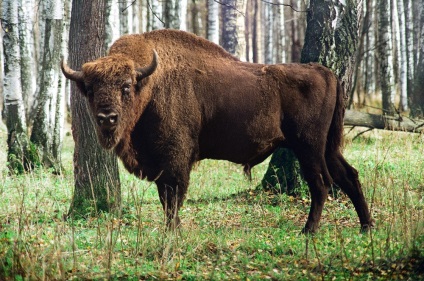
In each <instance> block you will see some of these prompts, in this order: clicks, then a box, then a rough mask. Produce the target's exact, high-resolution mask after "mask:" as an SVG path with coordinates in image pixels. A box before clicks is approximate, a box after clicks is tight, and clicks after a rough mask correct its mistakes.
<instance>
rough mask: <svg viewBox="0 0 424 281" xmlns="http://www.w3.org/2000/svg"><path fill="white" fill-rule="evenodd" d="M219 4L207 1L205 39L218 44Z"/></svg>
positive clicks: (211, 0) (210, 0)
mask: <svg viewBox="0 0 424 281" xmlns="http://www.w3.org/2000/svg"><path fill="white" fill-rule="evenodd" d="M218 8H219V4H218V3H217V2H215V1H214V0H207V9H208V17H207V26H206V30H207V32H206V39H208V40H209V41H212V42H214V43H215V44H219V9H218Z"/></svg>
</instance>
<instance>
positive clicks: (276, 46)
mask: <svg viewBox="0 0 424 281" xmlns="http://www.w3.org/2000/svg"><path fill="white" fill-rule="evenodd" d="M273 3H274V4H275V5H273V7H272V15H273V21H272V33H273V34H274V37H273V42H272V45H273V47H272V52H273V55H272V56H273V62H274V63H282V62H285V56H286V54H285V48H284V45H285V44H284V10H283V8H282V6H281V3H282V2H281V1H280V0H274V2H273Z"/></svg>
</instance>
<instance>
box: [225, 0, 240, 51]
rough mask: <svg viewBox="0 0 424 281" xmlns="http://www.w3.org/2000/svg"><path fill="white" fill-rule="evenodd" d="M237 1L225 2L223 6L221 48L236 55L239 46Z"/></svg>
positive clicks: (226, 0) (229, 0)
mask: <svg viewBox="0 0 424 281" xmlns="http://www.w3.org/2000/svg"><path fill="white" fill-rule="evenodd" d="M236 4H237V1H236V0H223V1H222V5H221V14H222V25H221V36H222V37H221V46H222V47H223V48H224V49H225V50H226V51H227V52H229V53H230V54H233V55H235V54H236V50H237V45H238V34H237V15H236V13H237V10H236V7H237V6H236Z"/></svg>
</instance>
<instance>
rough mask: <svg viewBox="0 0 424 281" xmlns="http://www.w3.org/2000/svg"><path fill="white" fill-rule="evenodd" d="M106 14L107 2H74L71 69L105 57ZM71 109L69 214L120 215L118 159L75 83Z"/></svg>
mask: <svg viewBox="0 0 424 281" xmlns="http://www.w3.org/2000/svg"><path fill="white" fill-rule="evenodd" d="M105 10H106V5H105V0H93V1H86V0H73V1H72V15H71V26H70V31H69V65H70V67H72V68H73V69H80V68H81V66H82V64H83V63H85V62H87V61H91V60H94V59H96V58H98V57H100V56H103V55H104V43H105V40H104V32H105ZM71 108H72V132H73V137H74V141H75V151H74V178H75V189H74V196H73V198H72V203H71V206H70V209H69V214H70V215H76V216H86V215H88V214H97V213H98V212H100V211H106V212H109V211H117V212H119V210H120V206H121V190H120V182H119V172H118V162H117V159H116V155H115V154H114V153H113V152H109V151H106V150H104V149H102V147H101V146H100V144H99V143H98V140H97V137H96V133H95V128H94V122H93V120H92V117H91V115H90V114H89V111H88V104H87V101H86V100H85V98H84V97H82V95H81V93H80V92H79V90H78V88H77V87H76V85H75V83H72V86H71Z"/></svg>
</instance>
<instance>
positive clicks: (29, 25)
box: [19, 0, 37, 124]
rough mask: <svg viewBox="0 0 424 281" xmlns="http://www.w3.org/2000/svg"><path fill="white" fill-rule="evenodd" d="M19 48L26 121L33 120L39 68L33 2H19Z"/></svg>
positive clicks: (24, 0)
mask: <svg viewBox="0 0 424 281" xmlns="http://www.w3.org/2000/svg"><path fill="white" fill-rule="evenodd" d="M19 3H20V5H19V18H20V20H19V45H20V46H19V47H20V52H21V83H22V96H23V100H24V106H25V113H26V120H27V123H28V124H29V121H30V120H31V116H30V109H31V107H32V104H33V101H34V94H35V90H36V83H37V79H36V77H37V68H36V65H37V64H36V61H35V50H34V25H35V21H34V9H35V3H34V1H33V0H21V2H19Z"/></svg>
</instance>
